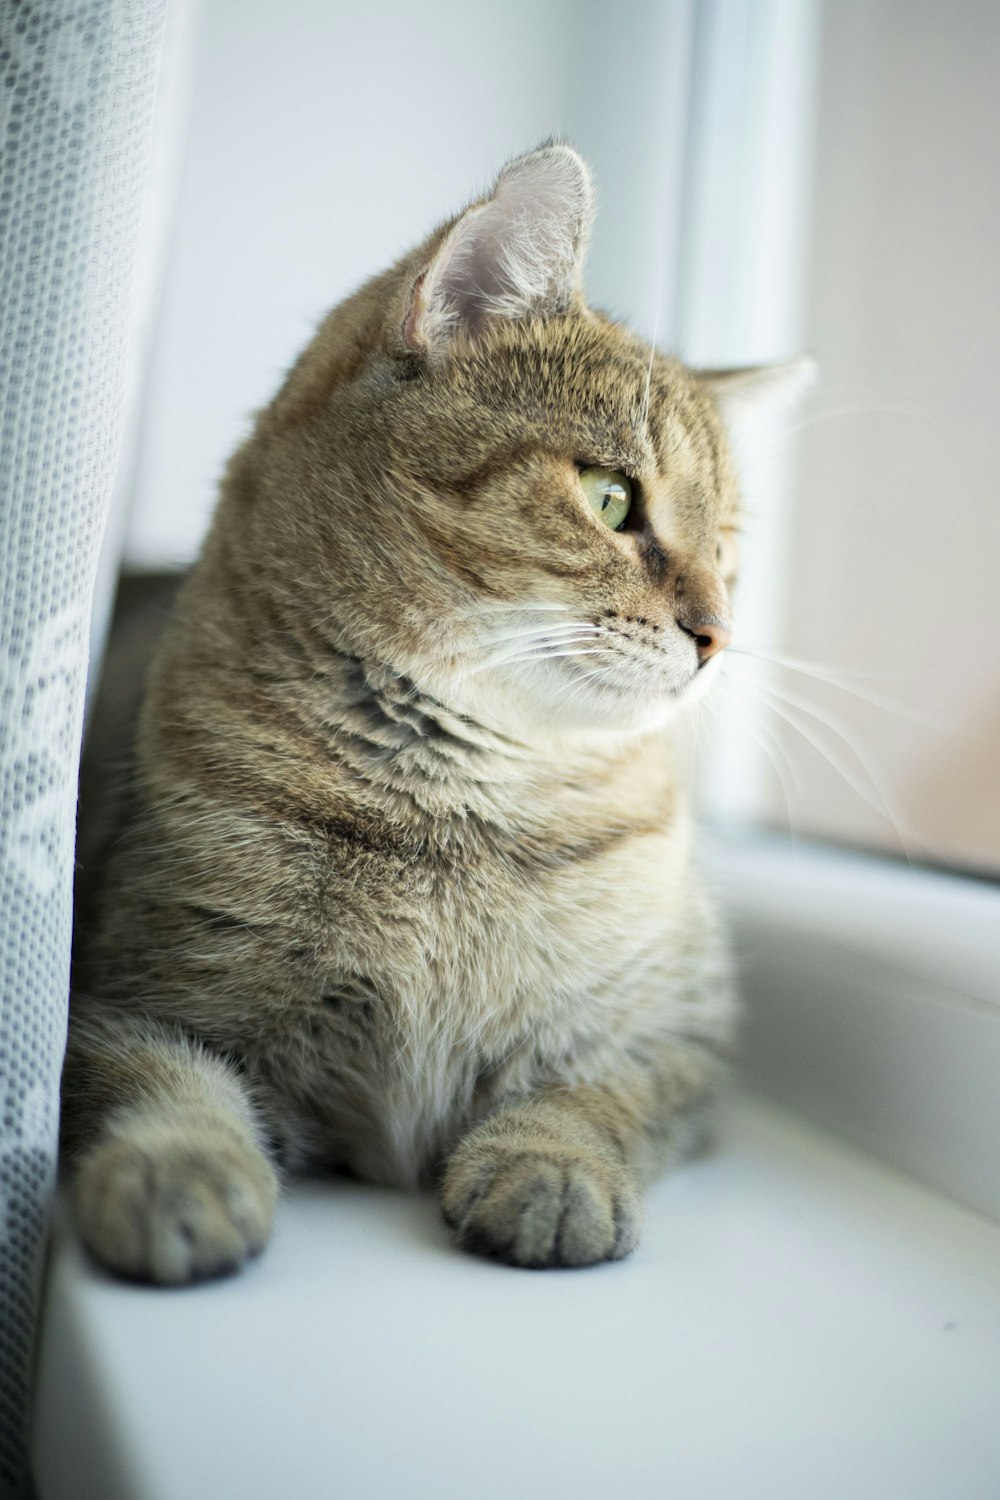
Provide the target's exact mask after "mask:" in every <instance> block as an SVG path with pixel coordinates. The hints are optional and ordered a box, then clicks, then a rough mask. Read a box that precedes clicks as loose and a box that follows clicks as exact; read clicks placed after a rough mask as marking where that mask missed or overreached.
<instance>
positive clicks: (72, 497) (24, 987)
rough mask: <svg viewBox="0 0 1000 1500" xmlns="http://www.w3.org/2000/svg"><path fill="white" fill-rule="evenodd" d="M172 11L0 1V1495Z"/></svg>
mask: <svg viewBox="0 0 1000 1500" xmlns="http://www.w3.org/2000/svg"><path fill="white" fill-rule="evenodd" d="M165 3H166V0H132V3H129V0H84V3H79V0H78V3H73V0H0V152H2V156H0V1495H2V1496H5V1497H6V1496H14V1495H18V1494H20V1493H22V1492H26V1490H27V1478H26V1472H25V1463H24V1439H25V1431H24V1429H25V1414H26V1408H27V1393H28V1389H29V1378H30V1364H31V1352H32V1346H33V1339H34V1318H35V1312H36V1300H37V1292H38V1283H39V1273H40V1268H41V1261H42V1255H43V1251H44V1245H45V1238H46V1232H47V1228H48V1214H49V1206H50V1200H51V1194H52V1187H53V1182H54V1176H55V1156H56V1135H57V1123H58V1082H59V1070H60V1066H61V1063H62V1054H63V1048H64V1043H65V1035H66V1008H67V987H68V975H69V949H70V925H71V919H70V912H71V886H72V867H73V846H74V814H75V804H76V777H77V768H78V760H79V744H80V730H81V721H82V713H83V697H84V686H85V678H86V667H87V660H86V651H87V645H86V643H87V636H88V629H89V610H90V599H91V592H92V588H93V581H94V573H95V568H96V558H97V548H98V544H99V541H100V536H101V530H102V526H103V522H104V519H105V516H106V514H107V508H108V504H109V499H110V494H111V487H112V481H113V477H114V469H115V464H116V460H117V455H118V449H119V444H120V440H121V426H122V413H123V405H124V393H125V378H126V367H127V358H128V351H129V343H130V338H129V335H130V312H131V289H132V279H133V270H134V266H135V260H136V242H137V237H138V230H139V221H140V208H141V203H142V193H143V189H144V184H145V175H146V167H147V160H148V155H149V147H150V142H151V132H152V121H153V107H154V98H155V84H156V69H157V64H158V60H159V50H160V42H161V36H162V29H163V20H164V7H165Z"/></svg>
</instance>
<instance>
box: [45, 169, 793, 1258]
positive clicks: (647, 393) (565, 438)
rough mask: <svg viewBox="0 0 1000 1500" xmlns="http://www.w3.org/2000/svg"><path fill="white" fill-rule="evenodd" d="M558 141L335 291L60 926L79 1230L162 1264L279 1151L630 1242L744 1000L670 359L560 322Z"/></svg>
mask: <svg viewBox="0 0 1000 1500" xmlns="http://www.w3.org/2000/svg"><path fill="white" fill-rule="evenodd" d="M591 218H592V189H591V185H590V178H589V174H588V171H587V168H586V167H585V165H584V163H583V162H582V161H581V160H580V158H579V156H577V154H576V153H575V152H574V151H573V150H571V149H570V148H569V147H568V146H566V145H563V144H547V145H544V146H542V147H541V148H539V149H538V150H536V151H534V152H530V153H528V154H527V155H524V156H521V157H519V158H517V159H515V160H513V161H512V162H510V163H509V164H508V165H507V166H506V167H505V168H504V170H503V171H502V172H501V173H500V175H499V177H498V178H497V180H496V183H495V185H494V187H493V189H492V191H491V192H490V193H489V195H488V196H486V197H484V198H482V199H480V200H478V201H477V202H475V203H473V204H472V206H471V207H469V208H468V209H466V210H465V212H463V213H461V214H459V215H458V216H457V217H455V218H453V219H451V220H449V221H448V222H447V223H445V224H444V225H442V226H441V227H440V228H439V229H437V230H436V231H435V232H434V233H433V234H432V235H431V236H430V238H429V239H428V240H426V242H425V243H423V244H422V245H421V246H420V247H419V248H418V249H416V250H414V251H413V253H412V254H409V255H407V256H406V257H405V258H404V259H403V260H401V261H400V262H399V263H398V264H397V265H395V266H394V267H393V268H392V269H391V270H389V271H387V272H385V273H384V274H382V275H380V276H378V277H376V278H375V279H374V280H373V281H371V282H369V283H368V284H367V285H366V286H364V287H362V288H361V290H360V291H358V292H357V293H355V294H354V295H353V296H351V297H349V298H348V299H347V300H346V301H345V302H343V303H342V304H341V305H340V306H339V307H337V308H335V309H334V311H333V312H332V313H330V314H329V316H328V317H327V319H326V320H325V322H324V323H323V324H322V325H321V327H320V329H319V331H318V332H317V334H316V336H315V338H314V339H313V341H312V343H311V344H310V345H309V347H308V348H307V349H306V350H305V352H304V354H303V355H302V356H301V358H300V359H299V360H298V362H297V364H296V365H295V366H294V367H293V369H292V370H291V373H290V374H289V375H288V377H287V379H286V380H285V382H284V385H283V386H282V388H281V389H280V390H279V392H278V394H277V396H276V397H275V399H274V400H273V402H272V403H271V405H270V406H269V407H268V408H267V409H266V410H265V411H263V412H262V413H261V414H260V416H259V417H258V419H257V422H256V425H255V427H254V430H253V432H252V435H251V436H250V438H249V439H248V441H247V442H246V443H244V445H243V446H242V447H241V448H240V449H239V451H238V452H237V453H236V455H235V457H234V458H233V459H232V461H231V463H230V465H229V468H228V471H227V474H226V477H225V480H224V483H223V486H222V496H221V501H220V504H219V507H218V510H217V513H216V516H215V520H214V524H213V526H212V529H211V532H210V535H209V537H208V540H207V542H206V544H205V548H204V551H203V554H202V556H201V558H200V561H199V562H198V563H197V565H196V567H195V568H194V570H193V572H192V574H191V575H190V577H189V579H188V580H187V581H186V583H185V585H184V587H183V589H182V591H181V593H180V596H179V599H178V602H177V606H176V609H175V610H174V612H173V615H172V618H171V620H170V623H169V625H168V628H167V630H166V633H165V636H164V638H163V641H162V643H161V645H160V648H159V650H158V653H157V656H156V659H155V662H154V665H153V668H152V672H151V677H150V682H149V687H148V691H147V694H146V697H145V702H144V706H143V708H142V712H141V717H140V721H139V728H138V734H137V740H136V752H135V767H134V777H133V778H132V781H131V783H130V788H129V792H128V796H127V800H126V805H125V806H124V808H123V810H122V815H121V824H120V827H119V828H118V830H117V832H116V836H115V838H114V839H113V840H112V841H111V844H110V847H109V853H108V856H107V858H106V860H105V861H104V864H103V868H102V871H101V874H100V885H99V890H98V893H97V901H96V908H95V911H94V912H93V914H92V916H91V917H90V918H89V919H88V920H86V921H84V922H82V923H81V929H82V930H81V937H80V940H79V942H78V953H77V963H76V972H75V980H74V999H73V1008H72V1022H71V1031H70V1042H69V1051H68V1056H67V1063H66V1070H65V1077H64V1119H65V1141H66V1150H67V1156H68V1158H69V1161H70V1165H71V1172H72V1194H73V1202H74V1206H75V1213H76V1219H77V1222H78V1225H79V1228H80V1232H81V1234H82V1237H83V1239H84V1241H85V1242H86V1244H87V1246H88V1247H89V1249H90V1250H91V1252H92V1253H93V1254H94V1256H96V1257H97V1259H98V1260H99V1261H101V1262H102V1263H103V1264H104V1265H106V1266H108V1267H110V1268H112V1269H113V1270H115V1271H117V1272H119V1273H121V1274H123V1275H126V1276H130V1277H137V1278H142V1279H149V1280H152V1281H156V1282H167V1283H175V1282H183V1281H187V1280H189V1279H193V1278H197V1277H203V1276H211V1275H215V1274H218V1273H220V1272H223V1271H227V1270H230V1269H232V1268H234V1267H236V1266H238V1265H240V1263H241V1262H243V1261H244V1260H245V1259H246V1257H247V1256H249V1255H251V1254H253V1253H254V1252H255V1251H258V1250H260V1249H261V1247H262V1246H263V1245H264V1244H265V1242H266V1240H267V1239H268V1236H269V1235H270V1233H271V1228H272V1221H273V1217H274V1212H275V1202H276V1197H277V1193H278V1180H279V1172H301V1171H316V1170H338V1169H339V1170H344V1171H348V1172H351V1173H355V1174H358V1175H359V1176H361V1177H364V1178H366V1179H368V1180H370V1181H373V1182H378V1183H389V1184H398V1185H402V1186H414V1185H417V1184H420V1183H424V1182H427V1183H435V1184H436V1185H437V1187H438V1190H439V1192H440V1198H441V1204H442V1209H443V1213H444V1218H445V1221H446V1223H447V1224H448V1225H449V1226H450V1228H451V1230H452V1231H453V1233H454V1235H455V1237H456V1239H457V1241H458V1243H459V1244H460V1245H462V1246H464V1247H465V1248H466V1249H468V1250H471V1251H474V1252H478V1253H481V1254H485V1255H489V1256H493V1257H497V1258H499V1259H500V1260H503V1261H507V1262H509V1263H511V1264H514V1265H518V1266H537V1267H541V1266H584V1265H589V1264H592V1263H594V1262H598V1261H604V1260H614V1259H617V1258H619V1257H621V1256H624V1255H627V1254H628V1253H629V1251H630V1250H632V1248H633V1247H634V1246H635V1244H636V1241H637V1238H638V1234H639V1224H640V1189H641V1186H642V1184H643V1183H644V1182H645V1181H646V1180H648V1179H649V1177H650V1175H651V1174H653V1173H654V1172H656V1171H657V1170H658V1169H659V1168H660V1167H661V1166H662V1165H663V1163H664V1162H665V1160H666V1159H667V1158H669V1157H672V1156H674V1155H676V1154H677V1153H679V1152H680V1151H681V1150H682V1149H683V1147H684V1146H685V1144H686V1143H687V1142H689V1141H690V1139H691V1138H692V1135H693V1133H694V1132H695V1131H696V1130H697V1127H698V1124H699V1120H700V1118H701V1116H702V1114H703V1111H704V1109H705V1106H706V1104H707V1103H708V1101H709V1100H710V1098H711V1095H712V1093H713V1091H714V1090H715V1088H716V1085H717V1083H718V1081H719V1079H720V1076H721V1075H722V1074H723V1072H724V1068H725V1056H726V1052H727V1048H728V1047H729V1044H730V1038H731V1032H732V1027H733V1016H734V1006H733V1000H732V996H731V991H730V983H729V977H728V974H727V966H726V961H725V957H724V952H723V948H722V946H721V944H720V940H719V937H718V935H717V932H716V925H715V921H714V918H713V913H712V909H711V905H710V903H709V902H708V901H707V900H706V897H705V894H704V892H703V890H702V887H701V885H700V883H699V880H698V878H697V875H696V874H695V872H694V870H693V868H692V858H691V831H690V824H689V817H688V813H687V810H686V807H685V802H684V797H683V794H682V790H681V788H680V786H679V782H678V776H677V772H676V768H675V764H674V759H673V751H672V748H671V747H672V735H673V732H674V731H673V730H672V727H671V726H672V725H674V724H675V721H676V719H677V716H678V714H679V713H680V712H681V711H682V710H684V708H685V705H687V704H688V703H690V702H691V701H692V699H694V698H695V697H696V696H697V695H698V693H699V692H700V691H701V689H702V688H703V687H704V686H705V685H706V683H707V682H708V681H709V680H710V678H711V677H712V675H713V672H714V669H715V668H716V666H717V663H718V657H719V652H720V651H721V650H722V649H723V648H724V647H725V646H726V644H727V642H728V641H729V639H730V629H731V620H730V601H729V586H730V584H731V583H732V578H733V572H734V562H733V558H734V547H733V533H734V530H735V528H736V526H737V521H738V509H739V502H738V497H737V488H736V482H735V479H734V473H733V465H732V461H731V457H730V450H729V447H728V446H727V440H726V437H725V435H724V430H723V423H722V420H721V418H720V410H722V409H723V408H724V406H725V404H726V402H727V401H729V400H730V399H744V398H746V397H747V396H748V395H752V392H753V389H754V387H755V385H757V384H758V383H759V382H760V381H761V380H764V379H771V378H772V377H771V375H770V374H769V373H768V372H754V371H742V372H740V371H737V372H729V373H715V374H712V375H705V374H701V375H699V374H696V373H695V372H693V371H691V370H689V369H686V368H684V367H683V366H682V365H681V364H679V363H678V362H677V361H676V360H673V359H669V358H667V357H665V356H663V355H661V354H659V353H657V352H656V351H655V350H653V349H651V348H650V347H649V345H647V344H645V343H644V342H642V341H641V340H640V339H639V338H637V337H636V336H635V335H633V334H632V333H630V332H628V331H627V330H626V329H624V328H622V327H620V326H619V325H617V324H616V323H613V322H611V321H610V320H609V319H608V318H606V317H604V316H602V315H601V314H600V313H597V312H594V311H593V310H591V309H590V308H588V307H587V305H586V303H585V301H584V298H583V294H582V290H581V274H580V273H581V262H582V259H583V255H584V250H585V247H586V243H587V237H588V231H589V227H590V222H591Z"/></svg>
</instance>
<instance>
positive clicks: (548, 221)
mask: <svg viewBox="0 0 1000 1500" xmlns="http://www.w3.org/2000/svg"><path fill="white" fill-rule="evenodd" d="M591 206H592V205H591V191H590V183H589V178H588V176H587V170H586V167H585V166H584V165H583V163H582V162H581V161H580V159H579V157H577V156H576V155H575V153H573V152H570V151H568V150H564V149H552V150H544V151H540V152H537V153H535V154H534V155H532V156H528V157H524V158H521V159H520V160H519V161H517V162H514V163H512V164H511V166H510V167H509V168H508V169H507V170H506V171H505V172H504V173H503V174H502V175H501V176H500V178H499V180H498V182H497V185H496V187H495V189H494V194H493V197H492V198H491V199H490V200H489V202H487V203H485V204H480V205H479V206H477V207H475V208H472V209H470V210H469V211H468V212H467V213H466V214H465V215H464V216H463V217H462V218H461V219H460V220H459V222H458V223H457V224H456V225H455V227H454V228H453V229H452V231H451V233H450V234H449V235H448V237H447V239H446V240H445V242H444V244H443V245H441V246H440V247H439V249H438V252H437V255H436V258H435V260H434V261H433V262H432V264H431V265H430V266H429V267H428V268H427V270H426V271H425V273H424V276H423V278H422V279H421V280H420V281H418V282H417V283H416V284H415V285H414V288H413V292H412V294H411V298H410V306H409V309H408V311H407V316H406V320H405V322H404V327H403V337H404V339H405V341H406V343H407V344H408V345H409V346H410V347H411V348H421V349H423V348H427V347H429V346H431V345H433V344H435V343H441V342H443V341H444V340H445V339H446V338H447V337H448V336H449V334H450V333H451V332H452V331H453V330H454V329H455V328H456V327H460V328H464V329H465V330H466V331H467V332H471V333H477V332H479V331H480V330H481V329H482V328H483V327H484V326H485V325H486V324H487V323H488V322H489V321H490V320H491V319H493V318H521V317H525V316H528V315H530V314H533V313H536V314H541V315H542V316H546V315H551V314H553V313H556V312H561V311H564V310H565V309H566V308H567V307H568V306H569V305H570V302H571V301H572V298H573V294H574V292H575V290H576V287H577V284H578V281H579V269H580V266H579V263H580V260H581V257H582V254H583V249H584V246H585V243H586V237H587V229H588V227H589V222H590V213H591Z"/></svg>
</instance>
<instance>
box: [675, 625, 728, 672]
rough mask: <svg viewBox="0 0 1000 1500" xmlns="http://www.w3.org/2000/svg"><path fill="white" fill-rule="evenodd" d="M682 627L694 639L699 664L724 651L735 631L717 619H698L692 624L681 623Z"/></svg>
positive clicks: (701, 664)
mask: <svg viewBox="0 0 1000 1500" xmlns="http://www.w3.org/2000/svg"><path fill="white" fill-rule="evenodd" d="M680 623H681V622H680V621H678V624H680ZM681 629H682V630H683V631H684V633H685V634H686V635H689V636H691V637H692V639H693V640H694V643H695V646H696V647H697V650H698V665H699V666H704V665H705V663H706V662H707V661H708V660H709V659H710V658H711V657H713V656H714V655H715V654H716V652H717V651H724V650H725V648H726V647H727V646H728V645H729V642H730V641H731V640H732V638H733V632H732V631H731V630H729V629H728V627H727V626H725V625H719V624H718V623H717V622H716V621H715V620H696V621H694V623H693V624H691V625H683V624H681Z"/></svg>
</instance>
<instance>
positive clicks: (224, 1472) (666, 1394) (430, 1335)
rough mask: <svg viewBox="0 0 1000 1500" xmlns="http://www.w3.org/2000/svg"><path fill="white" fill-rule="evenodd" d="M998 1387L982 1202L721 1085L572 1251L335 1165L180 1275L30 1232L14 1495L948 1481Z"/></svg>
mask: <svg viewBox="0 0 1000 1500" xmlns="http://www.w3.org/2000/svg"><path fill="white" fill-rule="evenodd" d="M998 1408H1000V1227H997V1226H994V1225H992V1224H990V1223H988V1222H987V1221H986V1220H984V1219H982V1218H980V1217H978V1216H977V1215H975V1214H972V1213H970V1212H968V1211H967V1210H964V1209H962V1208H959V1207H957V1206H956V1205H954V1204H953V1203H951V1202H950V1201H948V1200H947V1199H945V1198H943V1197H941V1196H939V1195H937V1194H935V1193H933V1192H931V1191H929V1190H927V1189H925V1188H923V1187H920V1186H918V1185H917V1184H915V1183H913V1182H912V1181H910V1180H909V1179H907V1178H905V1177H903V1176H901V1175H899V1174H896V1173H894V1172H893V1171H892V1170H890V1169H889V1168H887V1167H885V1166H883V1165H881V1164H880V1163H878V1162H876V1161H873V1160H872V1159H871V1158H868V1157H865V1156H863V1155H862V1154H861V1153H859V1152H857V1151H855V1150H854V1149H853V1148H851V1147H849V1146H845V1145H843V1144H841V1143H839V1142H837V1141H836V1140H834V1139H833V1138H831V1137H830V1136H828V1135H825V1134H824V1133H822V1132H821V1131H819V1130H817V1129H816V1128H815V1127H814V1126H811V1125H808V1124H806V1123H804V1122H803V1121H802V1120H801V1119H799V1118H797V1117H796V1116H795V1115H793V1114H791V1113H790V1112H786V1111H784V1110H783V1109H781V1108H780V1107H778V1106H775V1105H773V1104H770V1103H766V1102H764V1101H762V1100H760V1099H753V1098H748V1099H746V1100H743V1101H738V1102H737V1103H735V1104H734V1106H733V1107H732V1109H731V1111H730V1114H729V1118H728V1121H727V1123H726V1125H725V1128H724V1132H723V1139H722V1142H721V1145H720V1149H719V1150H718V1151H717V1152H716V1153H715V1154H713V1155H711V1156H708V1157H706V1158H704V1159H702V1160H700V1161H697V1162H694V1163H691V1164H690V1165H688V1166H687V1167H686V1168H685V1169H684V1170H682V1171H679V1172H677V1173H676V1174H675V1175H674V1176H673V1177H671V1178H669V1179H667V1180H665V1181H664V1182H663V1183H662V1184H660V1185H659V1186H658V1187H657V1188H656V1189H655V1190H654V1191H653V1193H652V1194H651V1196H650V1201H649V1209H648V1221H647V1226H646V1233H645V1238H644V1240H643V1244H642V1246H641V1247H640V1249H639V1251H638V1252H637V1253H636V1255H635V1256H634V1257H633V1258H632V1259H631V1260H630V1261H627V1262H624V1263H622V1264H621V1265H617V1266H606V1267H601V1268H599V1269H597V1270H595V1271H586V1272H572V1273H539V1272H518V1271H511V1270H508V1269H506V1268H504V1267H500V1266H495V1265H492V1264H489V1263H486V1262H482V1261H477V1260H473V1259H471V1258H466V1257H464V1256H462V1255H459V1254H457V1253H455V1252H453V1251H452V1250H451V1249H450V1247H449V1245H448V1241H447V1238H446V1235H445V1233H444V1230H443V1228H442V1227H441V1225H440V1223H439V1220H438V1216H437V1209H436V1206H435V1205H434V1203H433V1202H431V1201H430V1200H428V1199H417V1200H415V1199H412V1198H408V1197H406V1196H401V1195H395V1194H392V1193H389V1192H384V1191H380V1190H377V1189H373V1188H366V1187H363V1186H359V1185H354V1184H348V1183H333V1184H302V1185H299V1186H296V1187H295V1188H294V1189H293V1190H292V1191H291V1192H290V1193H289V1194H288V1196H287V1197H286V1199H285V1201H284V1204H283V1207H282V1210H281V1214H280V1220H279V1226H278V1233H277V1236H276V1238H275V1241H274V1243H273V1245H272V1246H271V1248H270V1249H269V1250H268V1252H267V1254H266V1255H265V1256H264V1257H263V1258H262V1259H261V1260H260V1261H258V1262H257V1263H255V1264H254V1265H253V1266H251V1267H250V1268H249V1270H248V1271H247V1272H246V1273H245V1274H244V1275H243V1276H242V1277H240V1278H237V1279H235V1280H232V1281H228V1282H223V1283H219V1284H216V1285H211V1286H205V1287H201V1288H196V1289H193V1290H187V1291H180V1292H163V1291H152V1290H148V1289H143V1288H137V1287H130V1286H124V1285H120V1284H116V1283H114V1282H111V1281H110V1280H106V1279H105V1278H103V1277H102V1276H100V1275H99V1274H98V1273H96V1272H95V1271H94V1270H93V1269H92V1268H90V1267H89V1266H88V1265H86V1264H85V1263H84V1262H83V1260H82V1257H81V1255H80V1254H79V1252H78V1250H77V1248H76V1246H75V1245H74V1244H73V1243H72V1242H71V1241H69V1240H68V1239H67V1238H66V1237H65V1236H62V1235H61V1236H60V1237H59V1239H58V1242H57V1245H56V1249H55V1255H54V1260H53V1266H52V1278H51V1283H50V1290H49V1301H48V1315H47V1319H46V1324H45V1330H44V1338H43V1343H42V1360H41V1371H40V1385H39V1402H38V1422H37V1433H36V1442H35V1453H36V1460H37V1467H38V1476H39V1481H40V1485H39V1488H40V1496H41V1500H70V1497H72V1500H230V1497H232V1500H275V1497H278V1496H282V1497H284V1496H288V1497H295V1500H313V1497H317V1500H318V1497H326V1496H329V1495H336V1496H338V1497H340V1500H398V1497H399V1496H403V1495H405V1496H408V1497H423V1496H426V1497H428V1500H430V1497H433V1500H452V1497H454V1500H459V1497H461V1500H467V1497H468V1496H469V1495H475V1496H476V1497H477V1500H512V1497H515V1496H516V1497H518V1500H542V1497H545V1500H553V1497H560V1496H564V1495H573V1496H574V1497H576V1500H598V1497H600V1500H607V1497H608V1495H612V1494H618V1495H624V1496H628V1497H629V1500H645V1497H649V1500H654V1497H655V1500H663V1496H664V1495H673V1496H678V1497H681V1500H687V1497H690V1500H716V1497H719V1500H745V1497H747V1496H748V1495H751V1494H752V1495H760V1496H767V1497H768V1500H802V1497H803V1496H804V1495H808V1496H810V1497H811V1500H843V1497H845V1496H869V1495H871V1496H876V1495H877V1496H879V1497H880V1500H892V1497H897V1496H898V1497H904V1496H905V1497H906V1500H940V1497H941V1496H942V1495H948V1496H949V1497H950V1500H963V1497H967V1500H973V1497H976V1500H979V1497H981V1496H984V1495H987V1494H991V1493H993V1492H994V1490H995V1486H996V1482H997V1476H998V1474H1000V1429H998V1426H997V1422H996V1413H997V1410H998Z"/></svg>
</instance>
